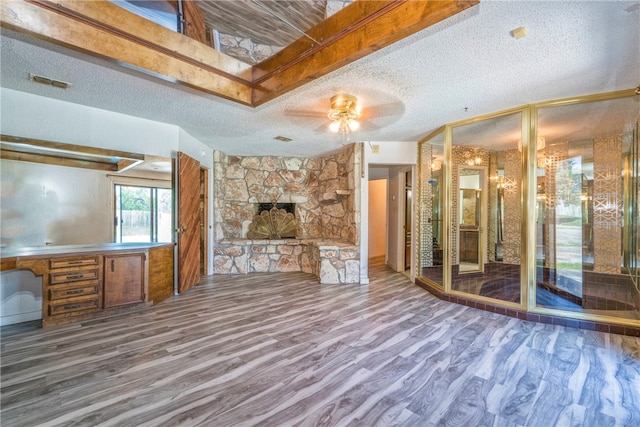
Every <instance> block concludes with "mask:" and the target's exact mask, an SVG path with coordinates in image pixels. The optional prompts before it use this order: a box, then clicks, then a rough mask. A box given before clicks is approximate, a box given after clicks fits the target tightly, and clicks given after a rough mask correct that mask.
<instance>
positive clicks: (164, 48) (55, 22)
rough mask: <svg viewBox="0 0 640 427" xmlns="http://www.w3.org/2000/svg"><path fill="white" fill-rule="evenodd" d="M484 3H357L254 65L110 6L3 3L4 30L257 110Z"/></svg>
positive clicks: (24, 0)
mask: <svg viewBox="0 0 640 427" xmlns="http://www.w3.org/2000/svg"><path fill="white" fill-rule="evenodd" d="M478 2H479V0H426V1H415V0H385V1H377V0H372V1H369V0H367V1H355V2H354V3H352V4H351V5H349V6H347V7H345V8H344V9H342V10H340V11H339V12H337V13H336V14H334V15H332V16H331V17H329V18H327V19H326V20H324V21H322V22H321V23H319V24H318V25H317V26H315V27H313V28H312V29H310V30H309V31H308V32H307V33H308V34H309V35H310V36H312V37H313V38H314V39H315V40H318V41H320V44H319V45H314V44H313V42H312V41H310V40H309V39H307V38H304V37H302V38H300V39H299V40H297V41H296V42H294V43H292V44H291V45H289V46H287V47H286V48H284V49H283V50H281V51H280V52H279V53H277V54H276V55H274V56H273V57H271V58H269V59H267V60H266V61H263V62H261V63H260V64H257V65H255V66H253V67H251V66H249V65H248V64H244V63H242V62H241V61H238V60H236V59H234V58H231V57H230V56H227V55H224V54H222V53H220V52H217V51H215V50H214V49H212V48H210V47H208V46H206V45H204V44H202V43H199V42H197V41H195V40H192V39H190V38H188V37H186V36H184V35H182V34H179V33H175V32H173V31H171V30H169V29H167V28H164V27H162V26H160V25H157V24H154V23H152V22H150V21H148V20H146V19H144V18H142V17H139V16H137V15H135V14H133V13H131V12H129V11H127V10H125V9H122V8H120V7H119V6H117V5H115V4H113V3H110V2H108V1H100V0H96V1H73V0H56V1H55V3H54V2H53V1H49V0H3V1H2V2H1V3H0V12H1V13H0V21H1V25H2V26H4V27H7V28H10V29H13V30H15V31H20V32H24V33H28V34H31V35H33V36H35V37H39V38H41V39H44V40H48V41H50V42H53V43H56V44H59V45H62V46H65V47H69V48H71V49H75V50H79V51H82V52H85V53H89V54H93V55H97V56H100V57H103V58H107V59H111V60H115V61H118V62H119V63H122V64H123V65H128V66H130V67H133V68H136V69H138V70H140V71H143V72H146V73H148V74H152V75H155V76H159V77H161V78H164V79H167V80H169V81H173V82H177V83H180V84H184V85H187V86H190V87H193V88H195V89H197V90H200V91H204V92H207V93H211V94H214V95H217V96H220V97H223V98H227V99H230V100H232V101H236V102H239V103H242V104H246V105H251V106H258V105H261V104H263V103H265V102H267V101H269V100H271V99H274V98H276V97H278V96H280V95H282V94H284V93H286V92H288V91H290V90H293V89H295V88H297V87H299V86H301V85H303V84H305V83H308V82H310V81H312V80H314V79H316V78H318V77H321V76H323V75H325V74H327V73H330V72H331V71H334V70H336V69H338V68H340V67H342V66H344V65H346V64H348V63H350V62H352V61H355V60H357V59H360V58H362V57H364V56H366V55H367V54H369V53H371V52H374V51H376V50H378V49H380V48H383V47H385V46H388V45H390V44H392V43H394V42H396V41H398V40H400V39H402V38H404V37H407V36H409V35H411V34H413V33H416V32H418V31H420V30H422V29H424V28H427V27H429V26H430V25H433V24H435V23H437V22H440V21H442V20H444V19H447V18H449V17H451V16H453V15H455V14H456V13H459V12H461V11H463V10H465V9H467V8H469V7H471V6H473V5H475V4H477V3H478Z"/></svg>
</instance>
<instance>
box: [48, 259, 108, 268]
mask: <svg viewBox="0 0 640 427" xmlns="http://www.w3.org/2000/svg"><path fill="white" fill-rule="evenodd" d="M99 262H100V259H99V257H98V256H92V257H83V258H61V259H52V260H49V268H65V267H78V266H82V265H98V263H99Z"/></svg>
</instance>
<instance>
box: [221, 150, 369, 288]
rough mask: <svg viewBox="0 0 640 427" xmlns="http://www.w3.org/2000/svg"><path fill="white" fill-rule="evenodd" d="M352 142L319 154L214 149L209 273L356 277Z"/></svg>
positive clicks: (356, 189) (323, 279) (355, 155)
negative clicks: (232, 152) (212, 239)
mask: <svg viewBox="0 0 640 427" xmlns="http://www.w3.org/2000/svg"><path fill="white" fill-rule="evenodd" d="M356 147H359V145H358V144H352V145H349V146H346V147H344V149H343V150H342V151H340V152H338V153H334V154H330V155H328V156H326V157H322V158H290V157H273V156H264V157H259V156H250V157H240V156H228V155H226V154H224V153H221V152H218V151H216V152H214V161H215V165H214V194H215V198H214V218H215V233H214V235H215V242H216V243H215V248H214V271H215V273H216V274H250V273H260V272H286V271H303V272H306V273H313V274H315V275H316V277H318V279H319V281H320V283H327V284H328V283H332V284H348V283H359V281H360V249H359V240H360V238H359V226H360V221H359V219H360V209H359V197H360V179H359V177H360V175H361V171H360V153H361V151H360V149H356ZM274 201H276V202H277V203H276V206H275V208H274V204H273V202H274ZM256 220H257V221H258V222H259V223H262V226H257V225H256ZM273 223H276V224H279V225H277V227H276V228H279V230H276V231H275V232H274V230H272V229H270V228H269V227H268V225H269V224H273ZM283 228H284V229H287V230H285V231H286V232H285V234H283V233H281V231H282V229H283Z"/></svg>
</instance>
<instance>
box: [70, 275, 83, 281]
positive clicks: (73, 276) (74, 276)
mask: <svg viewBox="0 0 640 427" xmlns="http://www.w3.org/2000/svg"><path fill="white" fill-rule="evenodd" d="M83 277H84V274H72V275H70V276H67V280H75V279H82V278H83Z"/></svg>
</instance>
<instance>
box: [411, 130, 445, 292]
mask: <svg viewBox="0 0 640 427" xmlns="http://www.w3.org/2000/svg"><path fill="white" fill-rule="evenodd" d="M443 146H444V135H443V134H442V133H440V134H437V135H436V136H434V137H433V138H432V139H430V140H429V141H428V142H423V143H421V144H420V146H419V150H418V165H419V169H418V172H419V177H418V180H417V181H418V191H419V197H420V200H421V203H420V204H419V208H418V236H419V238H418V248H417V250H418V253H417V259H418V260H419V267H420V268H419V271H418V274H419V275H420V276H421V277H423V278H425V279H427V280H429V281H431V282H432V283H434V284H436V285H438V286H439V287H441V286H442V284H443V267H442V265H443V254H444V249H445V246H444V235H443V234H444V230H443V216H442V205H443V197H444V196H443V189H444V186H443V182H442V177H443V173H444V166H443V160H444V147H443Z"/></svg>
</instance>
